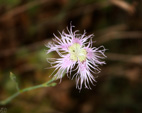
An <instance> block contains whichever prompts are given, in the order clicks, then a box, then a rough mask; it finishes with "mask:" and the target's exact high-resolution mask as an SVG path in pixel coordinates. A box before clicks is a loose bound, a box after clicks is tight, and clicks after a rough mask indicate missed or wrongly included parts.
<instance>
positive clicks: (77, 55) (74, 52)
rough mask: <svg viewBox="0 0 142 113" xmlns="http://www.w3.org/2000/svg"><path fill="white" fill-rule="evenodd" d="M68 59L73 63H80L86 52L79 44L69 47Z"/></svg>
mask: <svg viewBox="0 0 142 113" xmlns="http://www.w3.org/2000/svg"><path fill="white" fill-rule="evenodd" d="M69 53H70V59H71V60H73V61H77V60H79V61H80V62H82V61H84V60H85V59H86V54H87V52H86V50H85V49H83V48H82V47H81V46H80V44H78V43H75V44H73V45H72V46H70V47H69Z"/></svg>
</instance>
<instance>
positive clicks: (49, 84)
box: [0, 79, 56, 105]
mask: <svg viewBox="0 0 142 113" xmlns="http://www.w3.org/2000/svg"><path fill="white" fill-rule="evenodd" d="M53 81H55V79H51V80H49V81H48V82H45V83H43V84H39V85H36V86H32V87H28V88H24V89H21V90H19V91H18V92H16V93H15V94H13V95H12V96H10V97H8V98H7V99H5V100H3V101H0V105H5V104H7V103H9V102H10V101H11V100H13V99H14V98H15V97H17V96H18V95H20V94H21V93H24V92H26V91H30V90H34V89H37V88H41V87H49V86H55V85H56V83H55V82H53Z"/></svg>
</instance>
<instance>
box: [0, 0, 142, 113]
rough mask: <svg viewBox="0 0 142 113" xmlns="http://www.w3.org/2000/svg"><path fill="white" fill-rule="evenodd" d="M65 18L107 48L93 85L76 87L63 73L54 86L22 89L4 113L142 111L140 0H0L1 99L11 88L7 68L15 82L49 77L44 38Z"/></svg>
mask: <svg viewBox="0 0 142 113" xmlns="http://www.w3.org/2000/svg"><path fill="white" fill-rule="evenodd" d="M70 22H72V24H73V25H74V26H76V27H75V28H74V30H80V33H83V31H84V29H85V30H86V31H87V34H88V35H89V34H92V33H93V34H94V35H95V37H94V38H93V41H96V43H94V45H93V46H96V47H99V46H101V45H104V46H105V48H106V49H108V50H107V51H106V55H107V59H106V60H105V61H106V63H107V64H106V65H104V66H100V68H101V69H102V71H101V73H100V74H98V75H97V76H98V78H97V83H96V86H92V90H87V89H84V88H83V89H82V90H81V91H80V92H79V90H78V89H76V88H75V81H74V80H69V79H68V78H67V77H64V78H63V80H62V82H61V83H60V84H57V85H56V86H55V87H50V88H40V89H36V90H33V91H29V92H25V93H23V94H21V95H19V96H18V97H17V98H15V99H14V100H12V101H11V102H10V103H9V104H7V105H5V106H0V108H3V107H5V108H7V113H142V1H141V0H0V100H3V99H5V98H7V97H8V96H10V95H12V94H13V93H14V92H16V89H15V86H14V85H15V84H14V83H13V82H12V81H11V80H10V78H9V73H10V72H13V73H14V74H15V75H16V77H17V80H18V82H19V85H20V88H25V87H30V86H34V85H37V84H41V83H44V82H46V81H48V80H49V79H51V78H52V77H49V75H50V74H51V72H52V71H53V70H47V69H45V68H46V67H48V66H50V65H49V63H47V62H46V58H47V57H54V56H56V54H54V53H51V54H48V55H46V51H45V50H47V48H46V47H45V44H46V43H48V42H49V41H50V40H52V38H53V33H55V34H56V35H57V36H60V35H59V33H58V31H60V32H61V31H62V30H63V29H66V27H67V26H68V27H69V25H70ZM94 76H96V75H94ZM57 83H59V81H57Z"/></svg>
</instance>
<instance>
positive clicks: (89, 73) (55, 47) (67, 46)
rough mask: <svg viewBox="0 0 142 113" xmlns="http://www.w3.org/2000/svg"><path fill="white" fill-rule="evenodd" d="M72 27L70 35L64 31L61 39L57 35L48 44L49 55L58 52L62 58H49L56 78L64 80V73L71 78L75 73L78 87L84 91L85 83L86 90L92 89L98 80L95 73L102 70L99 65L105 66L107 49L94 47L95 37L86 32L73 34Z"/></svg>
mask: <svg viewBox="0 0 142 113" xmlns="http://www.w3.org/2000/svg"><path fill="white" fill-rule="evenodd" d="M73 27H74V26H72V25H71V26H70V30H68V28H67V30H68V34H67V33H65V32H64V31H62V33H60V35H61V38H58V37H57V36H56V35H54V36H55V39H53V42H52V43H49V44H47V45H46V46H47V47H48V48H49V50H48V51H47V54H48V53H50V52H52V51H56V52H57V53H58V54H59V56H60V58H48V61H49V60H50V61H49V62H50V63H51V65H52V67H53V68H55V71H54V72H53V73H55V74H54V76H55V77H56V78H60V79H61V78H62V76H63V73H65V72H66V73H67V76H69V75H70V76H71V73H72V72H73V71H75V74H74V75H73V76H72V78H74V77H75V78H76V87H77V88H78V89H82V85H83V83H84V86H85V88H89V89H91V87H90V83H91V84H93V83H94V82H95V81H96V80H95V77H94V76H93V73H95V74H96V73H99V72H100V68H99V67H98V65H102V64H105V62H104V61H102V59H104V58H105V57H106V56H105V54H104V52H105V50H106V49H105V48H104V47H103V46H100V47H98V48H97V47H92V43H93V42H92V38H93V35H89V36H86V32H84V33H83V34H78V33H77V32H78V31H75V32H73V31H72V28H73Z"/></svg>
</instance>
